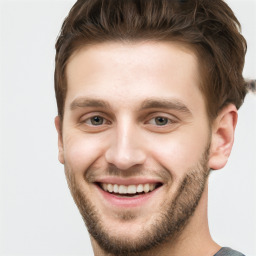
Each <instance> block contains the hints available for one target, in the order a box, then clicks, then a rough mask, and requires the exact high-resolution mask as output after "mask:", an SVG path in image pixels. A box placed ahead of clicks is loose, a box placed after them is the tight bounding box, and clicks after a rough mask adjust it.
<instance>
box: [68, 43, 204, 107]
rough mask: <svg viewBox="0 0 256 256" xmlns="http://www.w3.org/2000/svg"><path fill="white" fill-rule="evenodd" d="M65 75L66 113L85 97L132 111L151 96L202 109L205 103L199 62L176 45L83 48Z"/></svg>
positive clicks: (74, 57) (186, 50)
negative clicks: (203, 102) (131, 109)
mask: <svg viewBox="0 0 256 256" xmlns="http://www.w3.org/2000/svg"><path fill="white" fill-rule="evenodd" d="M66 76H67V85H68V90H67V98H66V104H65V108H66V107H67V106H68V105H70V104H72V101H74V100H75V99H76V98H79V97H80V98H81V97H84V96H86V97H91V98H99V99H104V100H105V101H110V103H111V104H114V103H115V102H116V103H117V104H119V105H120V104H121V103H122V104H123V105H125V104H126V105H128V106H130V105H129V103H130V104H132V105H133V106H134V105H136V104H139V103H140V102H142V101H144V100H145V98H151V97H157V98H161V97H164V98H168V97H169V98H175V99H177V100H179V101H180V100H183V101H188V102H187V103H188V104H189V103H191V104H192V102H190V100H191V99H192V100H194V101H195V102H194V103H196V101H197V103H199V104H200V103H202V101H203V97H202V94H201V91H200V89H199V85H200V83H201V77H200V72H199V65H198V58H197V56H196V54H195V53H194V52H193V50H192V49H191V48H189V47H188V46H185V45H183V44H180V43H178V42H152V41H150V42H136V43H134V42H132V43H131V42H129V43H127V42H126V43H123V42H107V43H100V44H95V45H90V46H84V47H82V48H80V49H79V50H77V51H76V52H75V53H74V54H73V55H72V56H71V57H70V59H69V62H68V64H67V69H66ZM199 99H201V100H199ZM198 100H199V102H198ZM197 105H198V104H196V105H195V106H194V107H195V108H196V107H197ZM191 107H193V106H191Z"/></svg>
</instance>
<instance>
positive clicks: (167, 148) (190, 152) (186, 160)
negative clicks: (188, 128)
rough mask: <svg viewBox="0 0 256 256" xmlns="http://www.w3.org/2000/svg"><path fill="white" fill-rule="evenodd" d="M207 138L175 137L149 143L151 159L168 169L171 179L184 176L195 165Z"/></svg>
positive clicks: (202, 151)
mask: <svg viewBox="0 0 256 256" xmlns="http://www.w3.org/2000/svg"><path fill="white" fill-rule="evenodd" d="M207 142H208V140H207V136H199V137H197V136H187V135H184V134H183V135H182V136H179V135H177V134H176V135H175V136H169V137H164V138H161V139H158V140H155V141H153V144H154V145H152V142H151V145H152V151H151V152H152V155H153V158H154V159H155V160H156V161H158V162H159V163H160V164H161V165H162V166H163V167H164V168H166V169H168V170H169V171H170V172H171V174H172V176H173V178H174V179H177V178H180V177H181V176H184V175H185V173H186V172H187V170H188V169H191V168H193V167H195V166H196V165H197V163H198V162H199V161H200V160H201V157H202V154H203V153H204V151H205V149H206V147H207Z"/></svg>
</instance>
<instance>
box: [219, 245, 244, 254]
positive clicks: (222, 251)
mask: <svg viewBox="0 0 256 256" xmlns="http://www.w3.org/2000/svg"><path fill="white" fill-rule="evenodd" d="M214 256H245V255H244V254H242V253H241V252H238V251H235V250H232V249H231V248H229V247H222V248H221V249H220V250H219V251H218V252H217V253H216V254H214Z"/></svg>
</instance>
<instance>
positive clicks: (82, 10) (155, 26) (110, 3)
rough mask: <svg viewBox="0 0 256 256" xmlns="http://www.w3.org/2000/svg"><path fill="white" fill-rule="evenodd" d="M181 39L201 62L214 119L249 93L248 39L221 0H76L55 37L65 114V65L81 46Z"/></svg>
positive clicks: (58, 94) (58, 81)
mask: <svg viewBox="0 0 256 256" xmlns="http://www.w3.org/2000/svg"><path fill="white" fill-rule="evenodd" d="M138 40H153V41H178V42H181V43H185V44H187V45H189V46H190V47H192V48H193V49H194V50H195V52H196V53H197V56H198V59H199V61H200V64H201V65H200V67H201V73H202V80H203V83H202V85H201V86H200V89H201V90H202V92H203V95H204V97H205V100H206V105H207V111H208V115H209V118H210V120H212V119H214V118H215V117H216V116H217V114H218V112H219V111H220V109H222V108H223V107H224V106H225V105H227V104H228V103H233V104H234V105H235V106H236V107H237V109H238V108H239V107H240V106H241V105H242V103H243V100H244V97H245V95H246V93H247V90H248V89H247V86H246V85H247V84H246V82H245V81H244V78H243V76H242V71H243V66H244V57H245V53H246V41H245V39H244V37H243V36H242V35H241V33H240V24H239V21H238V20H237V18H236V17H235V15H234V13H233V12H232V10H231V9H230V8H229V6H228V5H227V4H226V3H225V2H224V1H222V0H214V1H213V0H78V1H77V2H76V3H75V5H74V6H73V7H72V9H71V10H70V13H69V15H68V16H67V18H66V19H65V21H64V23H63V25H62V28H61V32H60V35H59V37H58V39H57V42H56V58H55V63H56V67H55V92H56V99H57V105H58V114H59V116H60V117H61V119H62V118H63V114H64V113H63V112H64V103H65V97H66V93H67V82H66V75H65V69H66V65H67V62H68V60H69V57H70V56H71V55H72V54H73V53H74V51H75V50H77V49H78V48H79V47H81V46H83V45H86V44H91V43H101V42H106V41H121V42H125V41H138Z"/></svg>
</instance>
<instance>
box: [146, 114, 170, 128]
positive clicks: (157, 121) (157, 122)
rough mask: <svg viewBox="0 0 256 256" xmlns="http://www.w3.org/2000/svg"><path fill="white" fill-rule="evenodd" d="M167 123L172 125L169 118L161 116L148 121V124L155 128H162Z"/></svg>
mask: <svg viewBox="0 0 256 256" xmlns="http://www.w3.org/2000/svg"><path fill="white" fill-rule="evenodd" d="M169 123H172V121H171V120H170V119H169V118H167V117H163V116H157V117H154V118H152V119H150V120H149V124H153V125H157V126H164V125H167V124H169Z"/></svg>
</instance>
